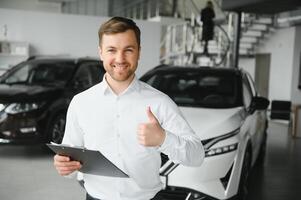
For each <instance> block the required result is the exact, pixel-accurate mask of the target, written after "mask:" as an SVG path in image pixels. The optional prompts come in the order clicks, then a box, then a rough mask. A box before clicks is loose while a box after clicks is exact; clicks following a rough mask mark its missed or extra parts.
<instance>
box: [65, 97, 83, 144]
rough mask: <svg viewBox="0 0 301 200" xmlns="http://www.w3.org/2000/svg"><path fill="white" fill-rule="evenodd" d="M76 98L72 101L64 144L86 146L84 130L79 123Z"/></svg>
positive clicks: (68, 112)
mask: <svg viewBox="0 0 301 200" xmlns="http://www.w3.org/2000/svg"><path fill="white" fill-rule="evenodd" d="M76 106H77V103H76V98H75V97H74V98H73V99H72V101H71V102H70V105H69V107H68V111H67V117H66V127H65V133H64V138H63V142H62V144H68V145H71V146H84V140H83V135H84V134H83V131H82V129H81V127H80V125H79V123H78V115H77V113H76Z"/></svg>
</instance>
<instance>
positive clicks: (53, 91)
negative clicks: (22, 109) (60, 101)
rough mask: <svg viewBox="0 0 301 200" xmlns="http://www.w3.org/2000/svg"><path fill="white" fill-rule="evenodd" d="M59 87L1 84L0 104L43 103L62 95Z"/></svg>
mask: <svg viewBox="0 0 301 200" xmlns="http://www.w3.org/2000/svg"><path fill="white" fill-rule="evenodd" d="M60 91H61V89H60V88H58V87H48V86H38V85H21V84H15V85H7V84H0V103H12V102H28V101H43V100H46V99H49V98H53V97H55V96H56V95H58V94H59V93H60Z"/></svg>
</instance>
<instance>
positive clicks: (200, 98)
mask: <svg viewBox="0 0 301 200" xmlns="http://www.w3.org/2000/svg"><path fill="white" fill-rule="evenodd" d="M141 80H142V81H145V82H146V83H148V84H150V85H152V86H153V87H155V88H157V89H158V90H160V91H162V92H164V93H166V94H167V95H168V96H170V97H171V98H172V99H173V100H174V101H175V102H176V103H177V105H178V106H179V108H180V110H181V111H182V113H183V115H184V116H185V118H186V119H187V121H188V122H189V124H190V125H191V127H192V128H193V129H194V131H195V133H196V134H197V135H198V136H199V137H200V138H201V139H202V142H203V145H204V147H205V160H204V162H203V164H202V165H201V166H200V167H185V166H183V165H178V164H175V163H173V162H172V161H171V160H168V157H167V156H166V155H162V167H161V169H160V171H161V176H162V177H163V180H165V182H166V189H165V192H164V195H166V198H167V199H173V200H176V199H183V200H184V199H239V200H243V199H246V196H247V180H248V175H249V172H250V169H251V168H252V166H253V165H254V164H255V161H256V160H257V158H258V156H259V155H260V153H264V152H263V151H264V149H265V142H266V137H267V135H266V129H267V126H268V121H267V115H266V109H267V107H268V105H269V101H268V100H267V99H266V98H263V97H259V96H258V94H257V92H256V89H255V87H254V83H253V81H252V79H251V77H250V75H249V74H248V73H246V72H244V71H243V70H238V69H234V68H212V67H210V68H209V67H175V66H165V65H162V66H159V67H156V68H154V69H152V70H150V71H149V72H147V73H146V74H145V75H143V76H142V77H141Z"/></svg>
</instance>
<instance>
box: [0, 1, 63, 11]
mask: <svg viewBox="0 0 301 200" xmlns="http://www.w3.org/2000/svg"><path fill="white" fill-rule="evenodd" d="M0 8H9V9H20V10H31V11H43V12H55V13H60V12H61V3H57V2H55V1H54V2H45V1H44V2H43V1H39V0H0Z"/></svg>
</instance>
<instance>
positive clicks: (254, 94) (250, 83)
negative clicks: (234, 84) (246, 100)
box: [246, 72, 257, 96]
mask: <svg viewBox="0 0 301 200" xmlns="http://www.w3.org/2000/svg"><path fill="white" fill-rule="evenodd" d="M246 77H247V79H248V82H249V85H250V88H251V91H252V95H253V96H256V94H257V92H256V88H255V83H254V81H253V79H252V78H251V76H250V74H248V73H247V72H246Z"/></svg>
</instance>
